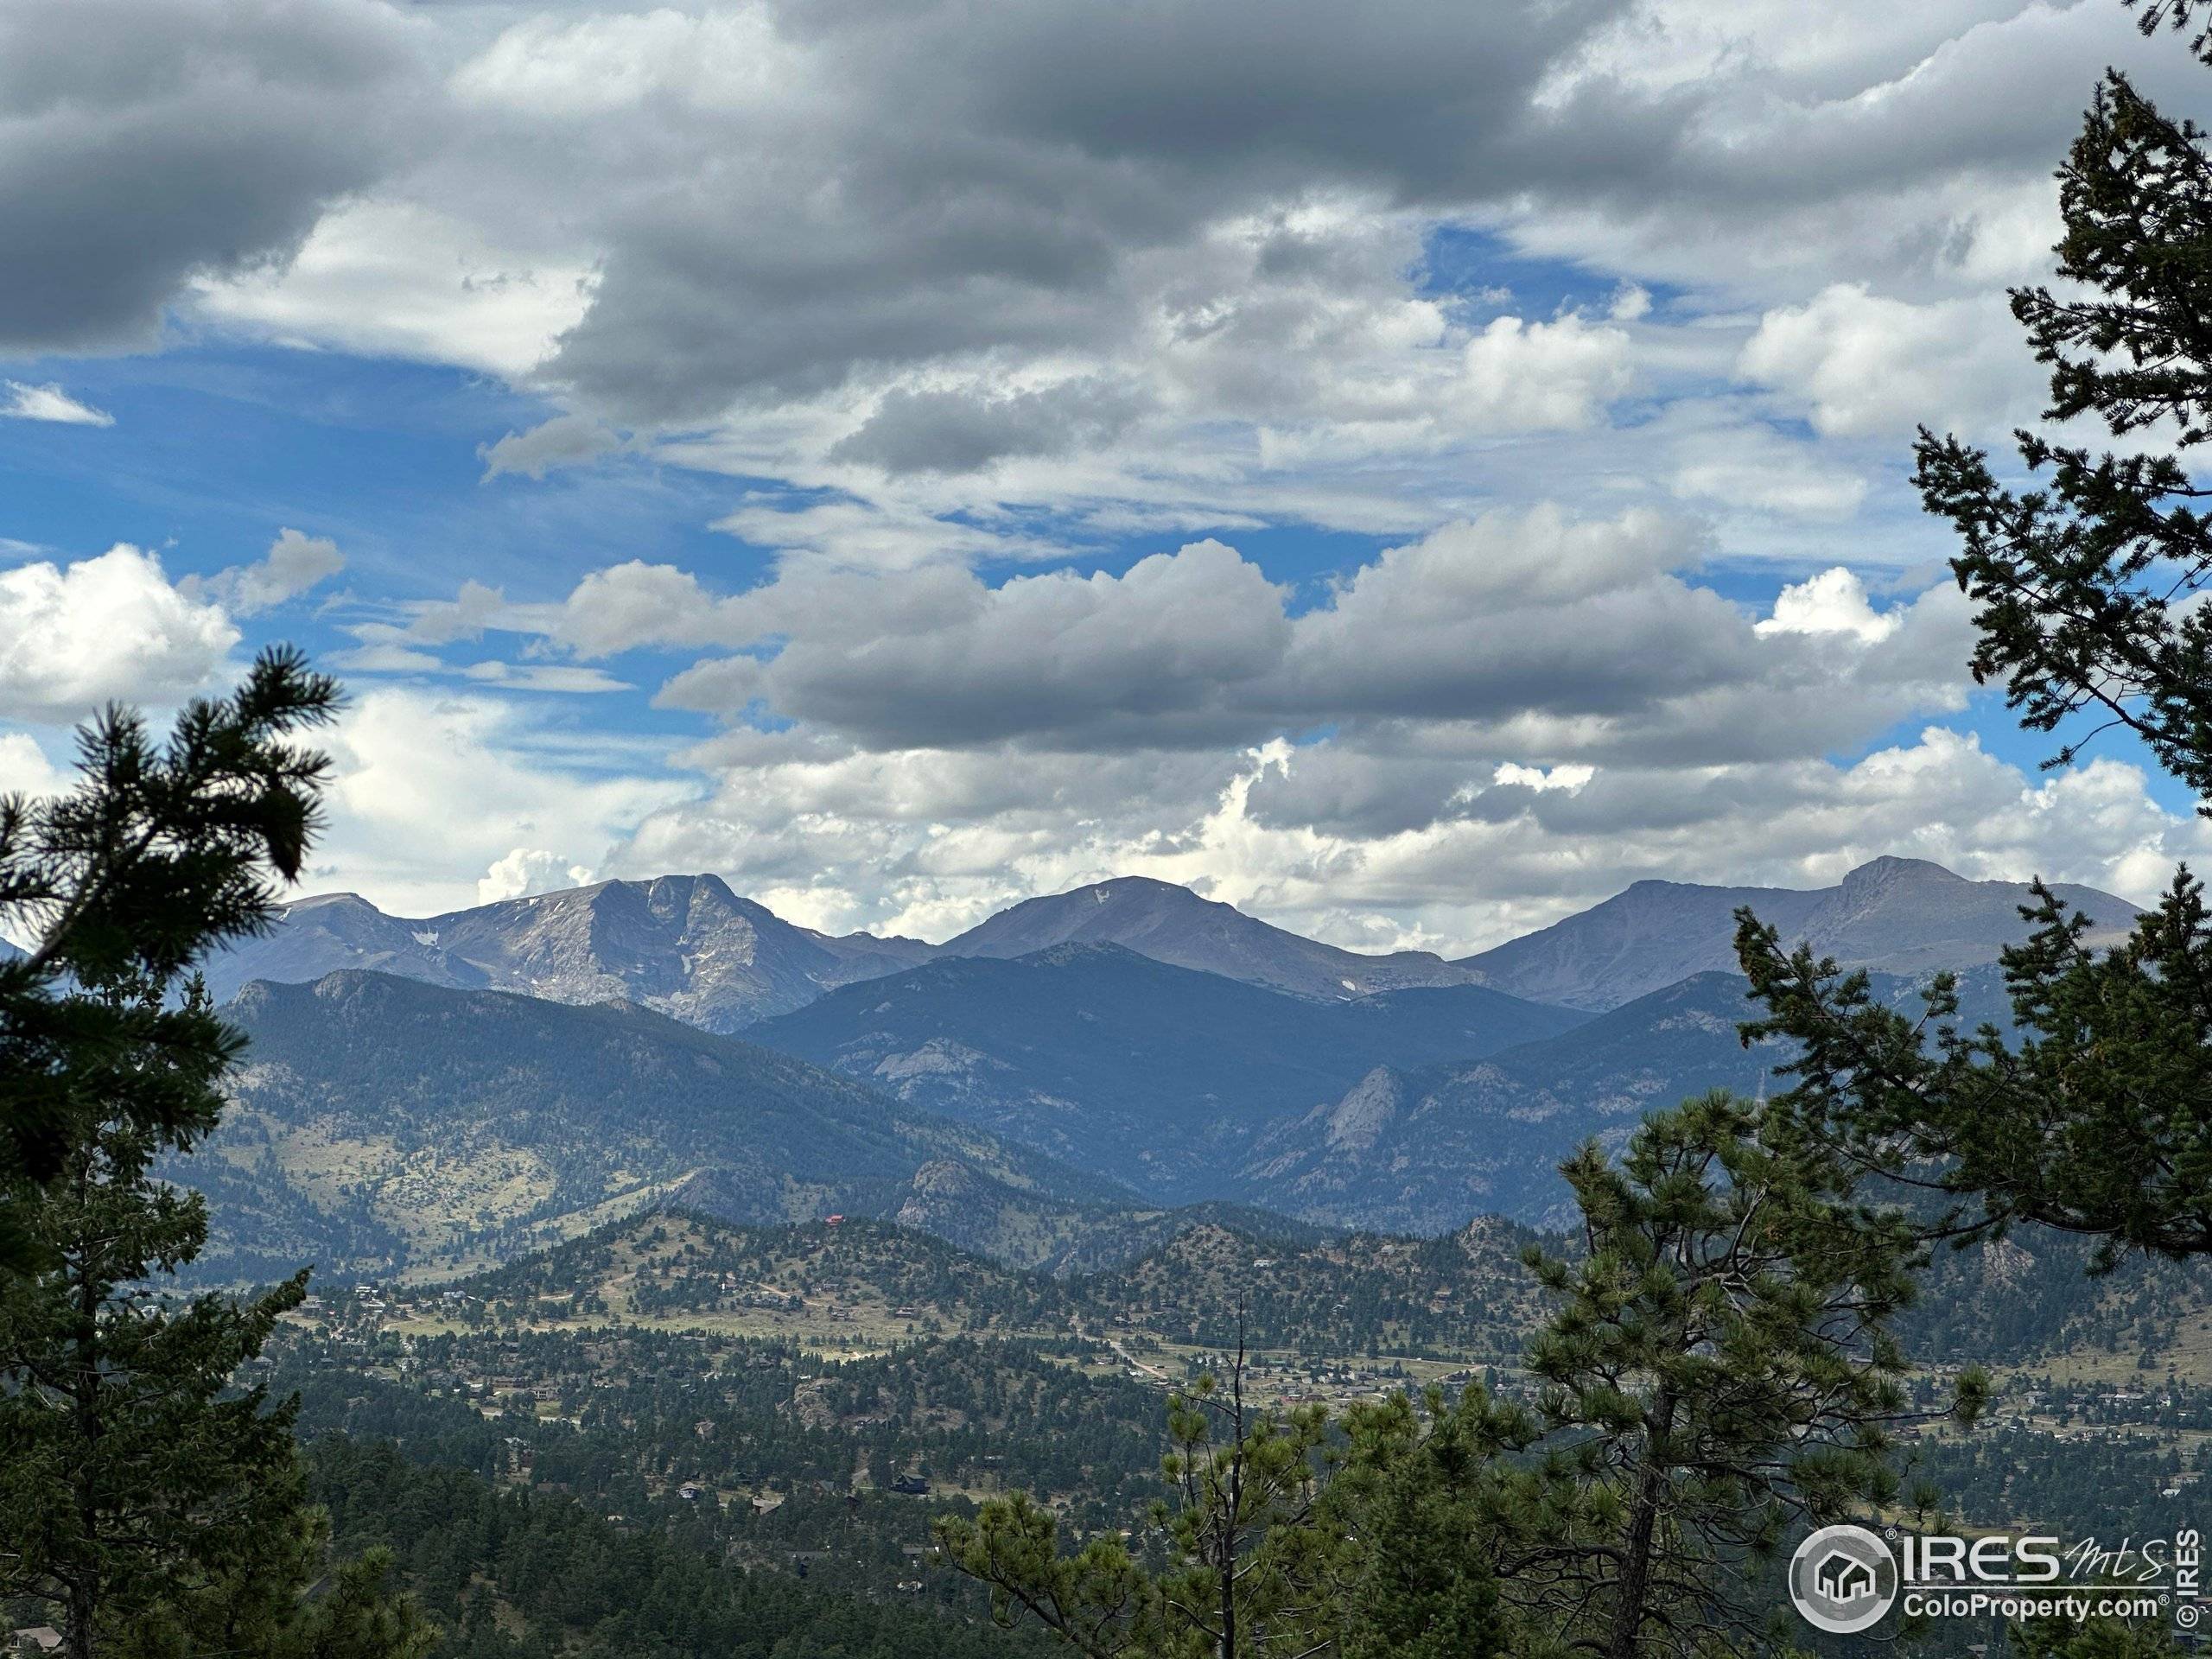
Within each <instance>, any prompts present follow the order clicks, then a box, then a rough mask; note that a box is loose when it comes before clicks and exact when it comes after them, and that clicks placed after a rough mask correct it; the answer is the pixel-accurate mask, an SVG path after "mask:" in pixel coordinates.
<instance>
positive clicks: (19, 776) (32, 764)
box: [0, 732, 69, 795]
mask: <svg viewBox="0 0 2212 1659" xmlns="http://www.w3.org/2000/svg"><path fill="white" fill-rule="evenodd" d="M68 784H69V779H67V777H66V776H65V775H64V774H63V772H61V769H60V767H58V766H55V765H54V762H53V761H51V760H48V759H47V757H46V751H45V750H43V749H41V747H39V746H38V743H37V741H36V740H35V739H34V738H33V737H32V736H31V734H29V732H0V795H54V794H58V793H59V792H60V791H62V790H63V789H66V788H67V786H68Z"/></svg>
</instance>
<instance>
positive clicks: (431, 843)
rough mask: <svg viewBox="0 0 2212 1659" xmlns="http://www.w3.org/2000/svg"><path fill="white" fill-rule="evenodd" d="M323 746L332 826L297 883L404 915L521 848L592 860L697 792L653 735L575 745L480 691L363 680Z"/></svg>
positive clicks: (425, 907)
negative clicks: (662, 768) (661, 755)
mask: <svg viewBox="0 0 2212 1659" xmlns="http://www.w3.org/2000/svg"><path fill="white" fill-rule="evenodd" d="M325 747H327V748H328V750H329V751H330V753H331V755H332V757H333V760H334V778H333V781H332V784H331V789H330V808H331V832H330V834H329V836H327V839H326V840H325V841H324V842H323V843H322V844H321V845H320V846H318V847H317V849H316V850H315V861H314V868H312V870H311V871H310V872H309V874H308V876H307V878H306V879H305V880H304V881H303V882H302V886H303V887H307V888H308V889H309V890H314V891H326V892H327V891H329V890H331V889H334V888H345V889H349V890H351V891H353V892H357V893H365V894H366V895H368V896H369V897H370V898H372V899H374V900H375V901H376V902H377V903H378V904H379V905H382V906H385V908H386V909H389V910H391V911H393V912H396V913H398V914H402V915H416V916H421V915H429V914H435V913H436V912H441V911H445V910H453V909H458V908H461V907H462V906H467V905H470V904H474V903H475V902H477V897H476V895H477V891H478V887H477V880H476V879H475V878H473V877H471V876H468V875H467V874H462V873H463V872H467V871H478V870H481V871H486V872H490V871H492V870H493V867H494V866H495V865H499V863H501V861H504V860H505V859H507V858H509V857H511V856H512V855H513V853H514V852H515V850H516V849H517V848H518V847H520V848H522V849H525V851H527V850H528V849H541V848H547V847H554V848H561V849H568V850H567V851H566V852H564V854H563V859H564V860H569V861H575V862H576V863H577V864H579V865H582V864H584V863H586V862H590V861H595V858H594V849H604V848H606V847H607V846H609V845H611V844H612V843H613V842H615V841H616V840H617V839H618V838H620V837H621V836H625V835H626V834H627V833H628V832H629V831H630V830H632V829H633V828H634V827H635V826H636V825H637V824H638V823H639V822H640V821H641V820H642V819H644V818H645V817H646V816H647V815H648V814H649V813H652V812H653V811H656V810H667V809H669V808H671V807H673V806H674V805H675V804H677V803H678V802H680V801H683V800H684V799H686V798H690V796H692V795H694V794H696V791H697V785H696V782H695V781H694V780H692V779H686V778H683V777H678V776H674V775H671V774H669V773H667V772H655V771H653V770H652V769H651V767H652V760H653V759H654V758H655V757H654V753H653V751H652V748H651V747H650V746H648V745H645V744H644V743H641V742H639V741H636V740H634V739H629V740H621V741H617V740H613V739H608V740H605V741H582V742H579V741H577V740H575V739H574V738H573V737H571V736H569V735H568V734H564V733H563V730H562V729H561V728H559V727H557V726H552V725H548V724H544V723H542V722H541V721H539V720H538V719H537V717H535V716H534V715H532V713H531V710H530V709H529V708H528V707H526V706H524V705H522V704H518V703H517V702H511V701H509V700H507V699H505V698H503V697H499V696H493V695H490V694H488V693H485V692H480V691H467V692H458V693H454V694H451V695H443V694H438V693H433V692H426V691H421V690H413V689H410V688H403V687H398V686H391V685H384V686H377V687H373V688H372V689H370V690H365V691H361V692H359V693H358V694H357V696H355V698H354V700H353V702H351V703H350V704H349V705H348V706H347V708H346V710H345V712H344V713H343V714H342V715H340V718H339V721H338V724H337V725H336V727H335V728H334V729H333V731H332V732H331V734H329V738H328V741H327V743H326V744H325ZM485 879H487V880H489V879H493V878H492V877H490V876H488V875H487V876H486V878H485Z"/></svg>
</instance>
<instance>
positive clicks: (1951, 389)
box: [1738, 283, 2043, 436]
mask: <svg viewBox="0 0 2212 1659" xmlns="http://www.w3.org/2000/svg"><path fill="white" fill-rule="evenodd" d="M1738 372H1739V373H1740V374H1741V375H1742V377H1743V378H1745V379H1746V380H1751V381H1754V382H1757V383H1758V384H1759V385H1766V386H1772V387H1774V388H1776V389H1777V390H1778V391H1783V392H1786V393H1788V394H1789V395H1790V396H1791V397H1796V398H1799V399H1802V400H1803V402H1804V403H1805V404H1808V406H1809V412H1810V416H1811V419H1812V423H1813V426H1814V428H1815V429H1816V430H1817V431H1820V432H1821V433H1824V434H1827V435H1832V436H1857V435H1863V434H1869V433H1883V434H1897V433H1910V431H1911V430H1912V429H1913V427H1914V426H1915V425H1916V424H1920V425H1926V426H1929V427H1933V428H1935V429H1936V430H1938V431H1947V430H1965V431H1971V432H1988V431H1991V430H1998V431H2003V430H2005V429H2010V428H2011V427H2012V425H2015V424H2017V423H2020V422H2022V421H2025V420H2030V419H2032V418H2033V416H2034V415H2035V412H2036V410H2037V408H2038V407H2039V406H2040V404H2041V401H2042V397H2041V394H2042V391H2043V375H2042V372H2040V371H2039V370H2038V369H2037V366H2036V364H2035V361H2034V359H2032V358H2031V356H2030V355H2029V353H2028V352H2027V351H2026V349H2025V348H2024V346H2023V345H2022V343H2021V337H2020V331H2019V328H2018V325H2017V324H2016V323H2014V322H2013V321H2012V315H2011V313H2010V312H2009V311H2007V310H2006V308H2005V304H2004V301H2003V298H2002V296H1995V295H1993V296H1987V297H1986V298H1983V297H1977V298H1973V299H1960V300H1944V301H1936V302H1928V303H1924V304H1917V305H1916V304H1912V303H1910V302H1905V301H1903V300H1896V299H1888V298H1885V297H1883V296H1879V295H1876V294H1872V293H1870V292H1868V291H1867V289H1866V284H1865V283H1836V284H1834V285H1833V286H1831V287H1828V288H1826V289H1822V290H1821V292H1820V293H1819V294H1818V295H1816V296H1815V297H1814V298H1813V299H1811V300H1809V301H1808V302H1806V303H1804V304H1802V305H1797V306H1785V307H1781V308H1777V309H1775V310H1772V311H1769V312H1768V313H1767V314H1766V315H1765V316H1764V317H1763V318H1761V319H1760V321H1759V327H1758V333H1757V334H1753V335H1752V336H1751V340H1750V342H1749V343H1748V344H1746V345H1745V347H1744V353H1743V356H1742V358H1741V359H1739V361H1738Z"/></svg>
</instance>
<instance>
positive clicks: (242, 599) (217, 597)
mask: <svg viewBox="0 0 2212 1659" xmlns="http://www.w3.org/2000/svg"><path fill="white" fill-rule="evenodd" d="M345 568H346V556H345V555H344V554H342V553H340V551H339V550H338V543H335V542H334V541H332V540H331V539H330V538H329V537H327V536H309V535H307V534H306V533H304V532H303V531H296V530H289V529H287V530H280V531H277V539H276V540H275V541H273V542H271V543H270V544H269V551H268V552H266V553H264V555H263V556H261V557H260V558H259V559H257V561H255V562H254V563H251V564H240V565H233V566H232V567H231V568H230V569H226V570H219V571H217V572H216V573H215V574H214V575H212V576H187V577H186V578H185V579H184V580H183V581H182V582H179V583H178V584H177V591H178V592H180V593H181V594H185V595H186V596H187V597H188V598H191V599H207V600H212V601H214V602H215V603H217V604H219V605H220V606H221V607H223V608H224V609H225V610H226V611H228V612H229V613H231V614H232V616H252V615H255V614H257V613H259V612H262V611H266V610H270V609H272V608H274V607H277V606H278V605H282V604H283V602H284V601H286V600H289V599H296V598H298V597H299V596H300V595H301V594H304V593H306V592H307V591H308V589H309V588H314V587H315V586H317V585H318V584H320V583H321V582H327V581H328V580H329V579H330V578H331V577H332V576H334V575H337V574H338V573H339V572H340V570H343V569H345Z"/></svg>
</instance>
